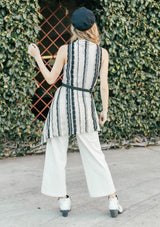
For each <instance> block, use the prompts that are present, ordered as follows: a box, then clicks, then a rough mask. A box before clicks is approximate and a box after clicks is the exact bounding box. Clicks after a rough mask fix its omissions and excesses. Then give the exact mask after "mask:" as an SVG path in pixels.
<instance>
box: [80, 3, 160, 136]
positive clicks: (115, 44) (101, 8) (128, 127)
mask: <svg viewBox="0 0 160 227" xmlns="http://www.w3.org/2000/svg"><path fill="white" fill-rule="evenodd" d="M81 4H82V5H83V6H84V5H85V6H86V7H87V6H88V3H85V1H84V2H82V3H81ZM90 9H92V10H93V12H94V13H95V15H96V19H97V25H98V27H99V31H100V35H101V44H100V45H101V46H102V47H104V48H106V49H107V50H108V53H109V56H110V62H109V74H108V83H109V112H108V121H106V122H105V124H104V126H102V127H101V128H102V134H103V138H104V140H106V139H108V140H115V139H116V140H121V139H122V138H125V139H128V140H129V139H132V138H134V137H135V136H136V135H139V136H145V137H146V138H148V139H150V138H151V137H156V136H159V135H160V74H159V73H160V71H159V65H160V59H159V53H160V37H159V27H160V16H159V11H160V5H159V3H158V1H155V0H150V1H149V0H147V1H146V0H145V1H144V0H132V1H128V0H125V1H121V0H118V1H114V0H113V1H106V0H103V1H102V0H100V1H98V3H97V1H91V2H90ZM96 89H97V90H96V95H95V99H96V107H97V110H98V112H100V111H101V110H102V104H101V98H100V83H97V86H96Z"/></svg>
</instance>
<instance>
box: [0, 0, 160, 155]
mask: <svg viewBox="0 0 160 227" xmlns="http://www.w3.org/2000/svg"><path fill="white" fill-rule="evenodd" d="M76 2H77V5H78V6H86V7H87V8H90V9H92V10H93V11H94V13H95V15H96V19H97V24H98V26H99V31H100V34H101V38H102V41H101V46H102V47H104V48H106V49H107V50H108V52H109V56H110V63H109V75H108V76H109V77H108V82H109V112H108V121H107V122H106V123H105V124H104V126H103V127H102V126H101V128H102V133H101V134H100V135H101V138H103V140H104V141H106V140H107V141H108V140H118V141H121V139H123V138H125V139H127V140H130V139H132V138H134V137H135V136H137V135H139V136H145V137H146V138H147V139H150V138H151V137H156V136H159V135H160V121H159V119H160V108H159V107H160V106H159V104H160V100H159V97H160V86H159V84H160V76H159V63H160V62H159V56H158V53H159V51H160V40H159V33H158V28H159V27H160V20H159V14H158V13H159V10H160V6H159V4H158V1H155V0H145V1H144V0H132V1H131V0H130V1H128V0H124V1H121V0H118V1H117V0H116V1H115V0H113V1H102V0H100V1H95V0H91V1H88V2H87V1H76ZM0 6H1V11H0V15H1V19H0V23H1V25H2V26H1V27H2V36H1V37H2V38H1V40H0V49H1V54H0V64H1V68H2V70H1V72H0V79H1V87H0V111H1V113H2V114H1V119H0V121H1V125H2V127H1V129H0V141H1V151H0V152H1V153H0V154H1V156H3V154H4V152H6V151H7V144H6V143H13V145H14V146H13V147H14V149H13V150H14V152H16V154H17V155H21V154H25V153H26V152H27V151H28V150H29V149H30V147H31V145H33V144H38V143H39V141H40V136H41V130H42V123H41V122H39V121H38V120H37V121H35V122H34V123H31V121H32V119H33V118H34V116H33V114H32V113H31V111H30V110H29V107H30V105H31V97H32V95H33V94H34V90H35V88H36V82H35V81H34V79H33V77H34V76H35V73H36V72H35V70H34V67H35V62H34V60H33V58H32V57H29V55H28V54H27V47H28V43H30V42H35V40H36V37H37V34H38V32H39V29H40V28H39V26H38V25H39V23H40V18H41V16H40V14H39V5H38V1H37V0H35V1H34V0H23V1H19V0H15V1H13V0H10V1H9V0H5V1H4V0H2V1H1V2H0ZM95 102H96V107H97V111H98V113H99V112H100V111H101V110H102V104H101V99H100V84H99V82H98V83H97V86H96V92H95ZM13 141H14V142H13ZM24 143H25V144H27V145H26V146H22V145H24ZM15 146H16V149H15Z"/></svg>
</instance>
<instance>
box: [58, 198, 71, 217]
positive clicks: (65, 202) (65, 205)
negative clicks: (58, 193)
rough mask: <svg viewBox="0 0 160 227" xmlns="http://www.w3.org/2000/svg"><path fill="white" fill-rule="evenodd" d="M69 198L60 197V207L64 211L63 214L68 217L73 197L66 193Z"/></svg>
mask: <svg viewBox="0 0 160 227" xmlns="http://www.w3.org/2000/svg"><path fill="white" fill-rule="evenodd" d="M66 197H67V198H58V203H59V208H60V211H61V212H62V216H64V217H67V216H68V212H69V211H70V210H71V198H70V196H69V195H66Z"/></svg>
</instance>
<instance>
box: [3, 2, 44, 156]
mask: <svg viewBox="0 0 160 227" xmlns="http://www.w3.org/2000/svg"><path fill="white" fill-rule="evenodd" d="M39 9H40V8H39V5H38V4H37V1H34V0H29V1H27V0H21V1H19V0H15V1H13V0H2V1H1V2H0V15H1V18H0V25H1V28H2V29H1V39H0V53H1V54H0V65H1V71H0V81H1V86H0V112H1V116H0V122H1V127H0V154H1V156H3V155H4V153H6V152H9V154H10V155H11V153H13V152H14V154H15V155H23V154H25V153H26V151H27V150H29V149H30V146H31V145H33V144H36V143H37V142H38V141H39V138H40V129H41V127H42V123H41V122H39V121H36V122H34V123H31V122H32V120H33V119H34V117H35V116H34V115H33V114H32V112H31V111H30V109H29V108H30V107H31V98H32V96H33V94H34V91H35V89H36V86H37V84H36V82H35V80H34V79H33V77H34V76H35V75H36V72H35V69H34V67H35V62H34V59H33V58H32V57H30V56H29V55H28V53H27V51H28V43H30V42H36V37H37V34H38V32H39V30H40V27H39V25H38V24H39V19H40V17H41V15H40V14H39Z"/></svg>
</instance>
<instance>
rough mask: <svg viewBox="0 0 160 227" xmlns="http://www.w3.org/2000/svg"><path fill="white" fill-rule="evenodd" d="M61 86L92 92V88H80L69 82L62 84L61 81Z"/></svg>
mask: <svg viewBox="0 0 160 227" xmlns="http://www.w3.org/2000/svg"><path fill="white" fill-rule="evenodd" d="M62 86H65V87H68V88H71V89H76V90H79V91H87V92H90V93H93V92H94V90H92V89H86V88H81V87H74V86H71V85H69V84H64V83H63V82H62Z"/></svg>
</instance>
